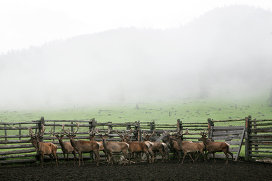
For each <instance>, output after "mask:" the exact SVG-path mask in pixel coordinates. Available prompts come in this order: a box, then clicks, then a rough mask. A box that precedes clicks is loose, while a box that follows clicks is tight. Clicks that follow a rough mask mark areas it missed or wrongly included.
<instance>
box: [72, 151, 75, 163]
mask: <svg viewBox="0 0 272 181" xmlns="http://www.w3.org/2000/svg"><path fill="white" fill-rule="evenodd" d="M72 153H73V155H74V166H75V162H76V152H75V151H73V152H72Z"/></svg>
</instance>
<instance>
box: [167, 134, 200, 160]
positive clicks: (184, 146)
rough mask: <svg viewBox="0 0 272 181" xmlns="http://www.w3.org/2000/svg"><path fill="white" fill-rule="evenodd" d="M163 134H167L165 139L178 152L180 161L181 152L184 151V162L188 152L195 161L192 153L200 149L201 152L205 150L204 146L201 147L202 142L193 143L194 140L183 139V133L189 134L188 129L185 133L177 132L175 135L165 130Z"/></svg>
mask: <svg viewBox="0 0 272 181" xmlns="http://www.w3.org/2000/svg"><path fill="white" fill-rule="evenodd" d="M163 134H164V135H165V137H164V139H163V141H164V142H165V143H166V144H167V145H168V146H169V147H170V149H171V150H173V151H174V152H175V153H176V154H177V156H178V161H179V162H180V161H181V152H183V153H184V155H183V159H182V163H183V161H184V159H185V157H186V155H187V154H188V153H189V156H190V158H191V159H192V161H193V162H194V159H193V158H192V155H191V154H190V153H192V152H198V151H199V152H201V153H202V152H203V148H202V149H201V144H199V143H193V142H192V141H182V140H183V135H186V134H189V133H188V130H186V132H185V133H184V134H181V133H176V134H174V135H170V134H169V133H168V132H164V133H163ZM202 147H203V146H202ZM197 158H198V157H197Z"/></svg>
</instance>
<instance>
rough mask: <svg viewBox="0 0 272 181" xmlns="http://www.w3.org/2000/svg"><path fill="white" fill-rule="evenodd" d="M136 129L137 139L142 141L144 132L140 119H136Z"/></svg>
mask: <svg viewBox="0 0 272 181" xmlns="http://www.w3.org/2000/svg"><path fill="white" fill-rule="evenodd" d="M135 123H136V124H135V131H134V133H136V135H135V137H136V139H137V141H141V140H142V133H141V129H140V121H135Z"/></svg>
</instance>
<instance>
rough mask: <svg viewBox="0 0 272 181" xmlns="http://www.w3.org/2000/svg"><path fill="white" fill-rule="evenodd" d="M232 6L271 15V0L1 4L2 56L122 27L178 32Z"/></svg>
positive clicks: (15, 0) (27, 0) (9, 0)
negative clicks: (198, 20)
mask: <svg viewBox="0 0 272 181" xmlns="http://www.w3.org/2000/svg"><path fill="white" fill-rule="evenodd" d="M228 5H249V6H254V7H261V8H264V9H270V10H272V1H271V0H205V1H203V0H190V1H181V0H167V1H166V0H165V1H162V0H137V1H136V0H135V1H130V0H99V1H98V0H97V1H91V0H74V1H71V0H70V1H68V0H24V1H22V0H1V1H0V22H1V28H0V40H1V41H0V54H2V53H5V52H7V51H9V50H12V49H13V50H14V49H22V48H28V47H29V46H39V45H42V44H44V43H46V42H50V41H53V40H59V39H66V38H69V37H73V36H76V35H81V34H89V33H94V32H100V31H105V30H108V29H114V28H119V27H138V28H156V29H167V28H174V27H178V26H181V25H183V24H186V23H188V22H190V21H191V20H193V19H194V18H197V17H199V16H200V15H202V14H203V13H205V12H207V11H210V10H212V9H214V8H217V7H222V6H228Z"/></svg>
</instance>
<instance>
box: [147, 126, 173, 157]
mask: <svg viewBox="0 0 272 181" xmlns="http://www.w3.org/2000/svg"><path fill="white" fill-rule="evenodd" d="M154 135H155V131H153V133H152V134H146V133H145V132H144V134H143V139H144V142H145V143H146V144H150V146H151V149H152V151H153V153H154V159H156V156H155V154H156V153H157V152H159V153H160V154H161V156H162V160H163V161H165V160H166V156H167V154H168V149H167V145H166V144H165V143H162V142H158V141H155V142H152V141H150V139H151V137H152V136H154Z"/></svg>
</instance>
